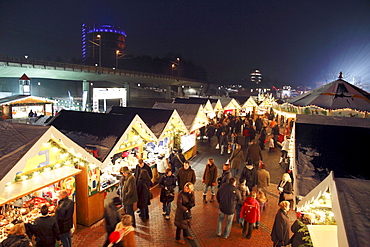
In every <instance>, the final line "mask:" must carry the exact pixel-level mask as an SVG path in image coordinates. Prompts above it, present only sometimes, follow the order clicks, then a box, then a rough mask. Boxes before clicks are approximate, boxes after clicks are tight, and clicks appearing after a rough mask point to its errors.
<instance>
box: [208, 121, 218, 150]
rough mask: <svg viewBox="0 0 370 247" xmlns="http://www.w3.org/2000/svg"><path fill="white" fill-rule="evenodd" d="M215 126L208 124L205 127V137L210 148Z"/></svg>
mask: <svg viewBox="0 0 370 247" xmlns="http://www.w3.org/2000/svg"><path fill="white" fill-rule="evenodd" d="M215 130H216V129H215V126H214V125H213V124H209V125H208V126H207V130H206V135H207V138H208V146H211V142H212V137H213V136H214V135H215Z"/></svg>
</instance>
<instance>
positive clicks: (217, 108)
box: [212, 99, 224, 111]
mask: <svg viewBox="0 0 370 247" xmlns="http://www.w3.org/2000/svg"><path fill="white" fill-rule="evenodd" d="M212 105H213V104H212ZM223 109H224V108H223V107H222V104H221V100H220V99H218V100H217V102H216V103H214V106H213V111H223Z"/></svg>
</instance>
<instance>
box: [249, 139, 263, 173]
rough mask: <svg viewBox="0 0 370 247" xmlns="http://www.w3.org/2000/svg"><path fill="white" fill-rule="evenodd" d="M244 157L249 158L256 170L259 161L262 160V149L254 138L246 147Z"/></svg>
mask: <svg viewBox="0 0 370 247" xmlns="http://www.w3.org/2000/svg"><path fill="white" fill-rule="evenodd" d="M245 158H246V161H248V160H251V161H252V164H253V165H254V166H255V167H256V170H257V168H258V165H259V162H260V161H261V160H262V151H261V148H260V146H258V144H257V141H256V140H253V141H252V144H251V145H250V146H249V147H248V149H247V153H246V155H245Z"/></svg>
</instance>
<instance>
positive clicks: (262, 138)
mask: <svg viewBox="0 0 370 247" xmlns="http://www.w3.org/2000/svg"><path fill="white" fill-rule="evenodd" d="M266 135H267V134H266V127H265V126H264V127H263V128H262V130H261V135H260V137H259V139H258V140H259V146H260V148H261V150H265V140H266Z"/></svg>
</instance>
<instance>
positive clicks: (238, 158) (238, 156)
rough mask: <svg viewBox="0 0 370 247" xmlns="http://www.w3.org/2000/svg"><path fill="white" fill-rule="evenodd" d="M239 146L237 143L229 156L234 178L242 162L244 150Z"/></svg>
mask: <svg viewBox="0 0 370 247" xmlns="http://www.w3.org/2000/svg"><path fill="white" fill-rule="evenodd" d="M241 148H242V147H241V146H240V145H239V144H236V145H235V149H234V151H233V152H232V153H231V155H230V158H229V160H230V162H231V174H232V176H233V177H234V178H236V176H237V175H238V174H239V169H240V166H241V165H242V164H244V152H243V150H242V149H241Z"/></svg>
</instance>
